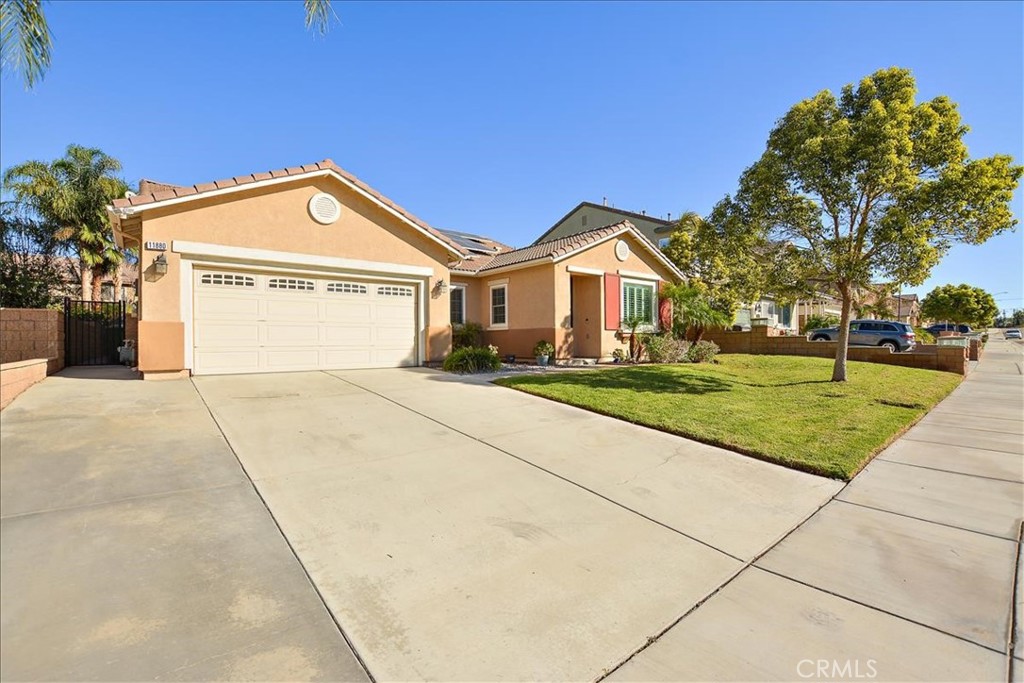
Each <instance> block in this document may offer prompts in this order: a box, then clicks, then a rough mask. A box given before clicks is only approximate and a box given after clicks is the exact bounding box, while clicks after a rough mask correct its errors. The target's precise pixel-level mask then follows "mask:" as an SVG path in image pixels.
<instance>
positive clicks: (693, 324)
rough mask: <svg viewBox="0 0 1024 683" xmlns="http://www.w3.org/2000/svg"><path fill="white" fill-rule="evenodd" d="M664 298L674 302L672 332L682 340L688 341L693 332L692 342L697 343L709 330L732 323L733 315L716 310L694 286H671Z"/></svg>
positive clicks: (668, 287)
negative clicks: (689, 334) (691, 331)
mask: <svg viewBox="0 0 1024 683" xmlns="http://www.w3.org/2000/svg"><path fill="white" fill-rule="evenodd" d="M662 296H664V297H665V298H666V299H668V300H669V301H671V302H672V327H673V330H672V331H673V333H674V334H675V336H677V337H679V338H681V339H686V338H687V336H688V333H689V331H690V330H693V339H692V341H693V342H694V343H697V342H699V341H700V340H701V338H702V337H703V336H704V332H705V331H706V330H707V329H708V328H711V327H725V326H726V325H728V324H729V323H730V322H731V321H732V315H731V314H728V313H726V312H724V311H723V310H722V309H721V308H716V307H715V305H714V304H713V303H712V301H711V299H710V298H709V297H708V296H707V295H705V294H704V292H703V291H702V290H701V289H699V288H698V287H695V286H693V285H689V284H678V285H669V286H667V287H665V289H664V291H663V292H662Z"/></svg>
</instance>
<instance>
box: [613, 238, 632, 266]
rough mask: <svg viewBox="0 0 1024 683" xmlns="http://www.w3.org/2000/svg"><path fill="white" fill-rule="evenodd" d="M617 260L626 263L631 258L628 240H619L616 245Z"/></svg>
mask: <svg viewBox="0 0 1024 683" xmlns="http://www.w3.org/2000/svg"><path fill="white" fill-rule="evenodd" d="M615 258H617V259H619V260H620V261H625V260H626V259H628V258H629V244H628V243H627V242H626V240H619V241H618V242H616V243H615Z"/></svg>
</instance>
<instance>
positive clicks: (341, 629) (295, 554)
mask: <svg viewBox="0 0 1024 683" xmlns="http://www.w3.org/2000/svg"><path fill="white" fill-rule="evenodd" d="M189 383H190V384H191V385H192V389H193V390H194V391H195V392H196V394H197V395H198V396H199V400H201V401H202V402H203V405H204V406H206V411H207V412H208V413H209V414H210V419H212V420H213V423H214V424H215V425H217V429H218V430H219V431H220V434H221V437H223V439H224V442H225V443H226V444H227V445H228V448H229V449H231V454H232V455H234V456H235V461H237V462H238V466H239V467H240V468H242V472H243V473H244V474H245V478H246V479H247V480H248V482H249V485H250V486H251V487H252V490H253V491H254V492H255V493H256V497H257V498H259V499H260V502H261V503H262V504H263V508H264V509H265V510H266V511H267V514H268V515H269V516H270V519H271V520H272V521H273V522H274V526H275V527H277V532H278V533H279V534H281V538H282V539H284V542H285V544H287V546H288V550H289V551H290V552H291V554H292V557H294V558H295V561H296V562H297V563H298V565H299V567H300V568H301V569H302V573H303V574H304V575H305V576H306V581H308V582H309V585H310V587H311V588H312V589H313V592H315V593H316V596H317V598H319V600H320V604H321V605H323V607H324V610H326V611H327V614H328V615H329V616H330V617H331V621H333V622H334V626H335V627H336V628H337V629H338V633H340V634H341V637H342V638H343V639H344V641H345V644H346V645H347V646H348V649H349V651H350V652H351V653H352V656H353V657H355V659H356V661H357V662H358V663H359V666H360V667H361V668H362V670H363V671H364V672H365V673H366V677H367V678H368V679H369V680H370V683H377V679H376V678H374V676H373V673H372V672H371V671H370V667H369V666H367V664H366V662H365V661H364V660H363V657H362V655H360V654H359V650H357V649H356V646H355V643H353V642H352V639H351V638H349V635H348V633H346V632H345V629H344V627H342V625H341V622H340V621H338V618H337V617H336V616H335V614H334V612H333V611H331V608H330V607H328V606H327V600H326V599H325V598H324V594H323V593H321V592H320V587H319V586H317V585H316V582H315V581H314V580H313V577H312V576H310V574H309V570H308V569H307V568H306V565H305V564H304V563H303V562H302V558H301V557H299V553H298V551H297V550H295V546H293V545H292V542H291V541H290V540H289V539H288V535H287V534H285V532H284V529H282V528H281V524H280V522H278V521H277V517H275V516H274V512H273V510H271V509H270V505H269V504H268V503H267V500H266V499H265V498H264V497H263V494H262V493H260V489H259V487H258V486H256V482H254V481H253V479H252V476H251V475H250V474H249V471H248V470H247V469H245V464H244V463H243V462H242V459H241V458H240V457H238V453H237V452H236V451H235V447H234V445H232V443H231V440H230V439H229V438H228V435H227V434H225V433H224V428H223V427H221V425H220V422H219V421H218V420H217V416H216V415H214V413H213V409H212V408H210V404H209V403H207V402H206V397H205V396H203V392H201V391H199V387H197V386H196V383H195V380H194V379H192V378H191V377H190V378H189Z"/></svg>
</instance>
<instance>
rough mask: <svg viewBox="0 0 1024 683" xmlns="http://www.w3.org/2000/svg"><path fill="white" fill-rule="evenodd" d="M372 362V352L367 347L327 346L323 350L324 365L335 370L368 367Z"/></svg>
mask: <svg viewBox="0 0 1024 683" xmlns="http://www.w3.org/2000/svg"><path fill="white" fill-rule="evenodd" d="M373 362H374V361H373V352H372V351H371V350H370V349H369V348H367V347H362V348H357V347H353V348H350V349H338V348H329V349H325V350H324V363H325V365H327V366H328V367H331V368H334V369H336V370H347V369H349V368H365V367H370V366H371V365H372V364H373Z"/></svg>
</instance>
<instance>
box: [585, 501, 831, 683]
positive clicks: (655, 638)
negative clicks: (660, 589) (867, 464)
mask: <svg viewBox="0 0 1024 683" xmlns="http://www.w3.org/2000/svg"><path fill="white" fill-rule="evenodd" d="M847 486H849V482H847V483H845V484H843V487H842V488H841V489H839V490H838V491H836V492H835V493H833V494H832V495H831V496H830V497H829V498H827V499H826V500H824V501H822V503H821V505H819V506H818V507H817V508H815V509H814V510H812V511H811V513H810V514H808V515H807V516H806V517H804V518H803V519H802V520H800V522H798V523H797V524H796V525H795V526H794V527H793V528H792V529H790V530H789V531H787V532H786V533H784V534H783V535H782V536H780V537H779V538H778V539H777V540H776V541H775V542H774V543H772V544H770V545H768V546H767V547H766V548H765V549H764V550H762V551H761V552H760V553H758V554H757V555H755V556H754V557H752V558H750V560H749V561H747V562H745V563H744V564H743V566H742V567H740V568H739V569H737V570H736V572H735V573H734V574H733V575H732V576H730V577H729V578H728V579H726V580H725V581H723V582H722V583H721V584H720V585H719V586H718V587H717V588H715V589H714V590H713V591H711V592H710V593H708V594H707V595H705V596H704V597H703V598H701V599H700V600H699V601H697V602H696V603H695V604H694V605H693V606H691V607H690V609H688V610H686V611H685V612H683V613H682V614H681V615H679V617H678V618H677V619H675V620H674V621H673V622H672V623H670V624H669V625H668V626H666V627H665V628H663V629H662V630H661V631H659V632H658V633H657V634H655V635H653V636H650V637H649V638H648V639H647V642H646V643H644V644H643V645H642V646H641V647H639V648H637V649H636V650H634V651H633V653H632V654H630V655H629V656H628V657H626V658H625V659H623V660H622V661H621V662H619V663H618V664H616V665H615V666H614V667H612V668H611V669H608V670H607V671H605V672H604V673H602V674H601V675H600V676H599V677H598V678H597V680H596V681H595V682H594V683H601V681H603V680H604V679H606V678H608V676H611V675H612V674H613V673H615V672H616V671H618V670H619V669H621V668H622V667H623V666H625V665H626V664H628V663H629V661H630V660H632V659H633V658H634V657H636V656H637V655H638V654H640V653H641V652H643V651H644V650H646V649H647V648H649V647H650V646H651V645H654V643H656V642H658V641H659V640H661V638H662V636H664V635H665V634H666V633H668V632H669V631H671V630H672V629H673V628H675V627H676V626H677V625H678V624H679V623H680V622H681V621H682V620H683V619H685V618H686V617H688V616H690V614H692V613H693V612H694V611H696V609H697V608H698V607H700V606H701V605H703V604H704V603H705V602H707V601H708V600H710V599H711V598H713V597H714V596H715V595H717V594H718V593H719V592H720V591H721V590H722V589H723V588H725V587H726V586H728V585H729V584H730V583H732V582H733V581H735V580H736V578H737V577H738V576H739V575H740V574H742V573H743V572H746V571H749V570H751V569H760V567H755V566H754V563H755V562H757V561H758V560H760V559H761V558H762V557H764V556H765V555H767V554H768V553H770V552H771V551H772V550H773V549H775V548H776V547H777V546H778V545H779V544H780V543H782V542H783V541H785V540H786V539H787V538H789V537H790V535H791V534H793V533H794V532H795V531H796V530H797V529H799V528H800V527H802V526H803V525H804V524H806V523H807V522H808V521H810V519H811V518H812V517H814V516H815V515H816V514H818V513H819V512H821V511H822V509H824V508H825V506H826V505H828V504H829V503H831V502H832V501H834V500H836V496H838V495H839V494H840V493H842V492H843V491H844V490H845V489H846V487H847Z"/></svg>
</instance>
